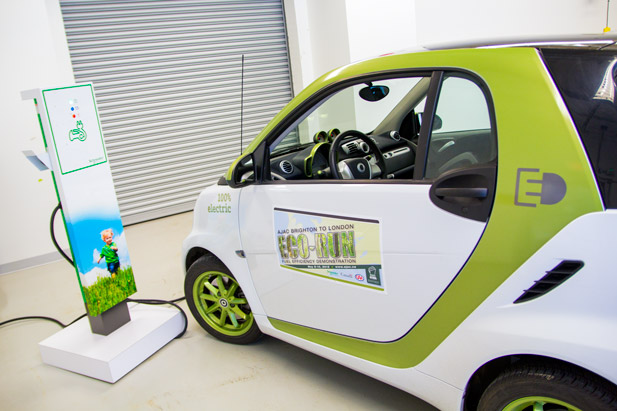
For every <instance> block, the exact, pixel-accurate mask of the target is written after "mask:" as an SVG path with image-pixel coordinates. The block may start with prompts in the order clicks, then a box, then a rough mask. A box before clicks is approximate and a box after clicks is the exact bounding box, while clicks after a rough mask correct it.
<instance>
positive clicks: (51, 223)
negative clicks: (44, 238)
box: [0, 56, 244, 338]
mask: <svg viewBox="0 0 617 411" xmlns="http://www.w3.org/2000/svg"><path fill="white" fill-rule="evenodd" d="M243 58H244V56H243ZM61 209H62V204H61V203H58V205H57V206H56V208H54V211H52V212H51V218H50V221H49V233H50V235H51V241H52V242H53V243H54V246H55V247H56V250H58V252H59V253H60V254H61V255H62V257H64V259H65V260H66V261H68V262H69V264H71V265H72V266H73V267H74V266H75V263H74V262H73V260H71V259H70V258H69V256H68V255H66V254H65V253H64V251H63V250H62V249H61V248H60V245H59V244H58V242H57V241H56V235H55V233H54V219H55V217H56V213H57V212H58V210H61ZM183 300H186V297H180V298H176V299H175V300H171V301H166V300H156V299H145V300H141V299H139V300H133V299H130V298H127V300H126V301H129V302H135V303H141V304H150V305H163V304H169V305H173V306H174V307H176V308H177V309H178V310H179V311H180V313H181V314H182V316H183V317H184V329H183V330H182V332H181V333H180V334H178V335H177V336H176V337H175V338H180V337H182V336H183V335H184V333H186V328H187V327H188V324H189V321H188V318H187V316H186V313H185V312H184V310H183V309H182V308H181V307H180V306H179V305H177V304H176V303H177V302H180V301H183ZM86 315H87V314H82V315H80V316H79V317H77V318H75V319H74V320H73V321H71V322H70V323H68V324H66V325H65V324H63V323H61V322H60V321H58V320H56V319H55V318H51V317H43V316H38V315H33V316H27V317H18V318H12V319H10V320H6V321H3V322H0V327H2V326H3V325H6V324H9V323H12V322H15V321H23V320H46V321H52V322H55V323H56V324H58V325H59V326H60V327H62V328H66V327H68V326H69V325H73V324H75V323H76V322H77V321H79V320H81V319H82V318H84V317H85V316H86Z"/></svg>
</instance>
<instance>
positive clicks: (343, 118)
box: [271, 77, 420, 154]
mask: <svg viewBox="0 0 617 411" xmlns="http://www.w3.org/2000/svg"><path fill="white" fill-rule="evenodd" d="M419 80H420V78H419V77H409V78H397V79H388V80H382V81H379V85H381V86H385V87H388V90H389V91H388V95H387V96H385V97H384V98H383V99H381V100H379V101H366V100H364V99H362V98H361V97H360V90H362V89H363V88H366V86H367V83H360V84H355V85H352V86H350V87H347V88H345V89H343V90H341V91H339V92H337V93H335V94H333V95H332V96H330V97H328V98H326V99H325V100H324V101H322V102H321V103H319V104H317V105H316V106H315V108H314V109H313V110H312V111H311V112H310V113H308V114H307V115H305V116H304V117H303V118H302V119H301V120H300V121H298V122H297V124H296V125H295V126H294V127H292V128H291V129H290V130H289V131H288V132H287V133H284V135H283V136H281V137H280V138H279V139H277V141H276V142H275V143H274V144H272V146H271V152H272V153H274V154H276V153H277V152H280V151H282V150H285V149H289V148H290V147H294V146H302V145H307V144H312V143H314V142H315V140H316V136H317V135H318V134H319V133H320V132H325V133H326V134H328V132H330V131H331V130H340V131H341V132H342V131H346V130H358V131H361V132H363V133H365V134H369V133H371V132H372V131H373V130H374V129H375V128H376V127H377V126H378V125H379V124H380V123H381V122H382V121H383V120H384V118H386V117H387V116H388V115H389V114H390V113H391V112H392V111H393V109H394V108H395V107H396V105H397V104H398V103H400V102H401V100H402V99H403V98H404V97H405V96H406V95H407V94H408V93H409V91H410V90H412V89H413V88H414V86H416V85H417V84H418V81H419ZM335 134H336V132H335ZM326 140H327V138H326Z"/></svg>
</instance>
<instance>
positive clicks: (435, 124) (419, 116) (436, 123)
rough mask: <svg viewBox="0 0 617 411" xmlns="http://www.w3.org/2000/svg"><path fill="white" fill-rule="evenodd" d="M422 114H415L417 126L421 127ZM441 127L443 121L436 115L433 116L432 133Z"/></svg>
mask: <svg viewBox="0 0 617 411" xmlns="http://www.w3.org/2000/svg"><path fill="white" fill-rule="evenodd" d="M423 114H424V113H417V114H416V118H417V121H418V124H420V125H422V116H423ZM441 127H443V120H442V119H441V117H439V116H438V115H437V114H435V118H433V131H436V130H439V129H440V128H441Z"/></svg>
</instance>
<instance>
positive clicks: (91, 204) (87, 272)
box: [22, 84, 184, 383]
mask: <svg viewBox="0 0 617 411" xmlns="http://www.w3.org/2000/svg"><path fill="white" fill-rule="evenodd" d="M22 98H23V99H24V100H25V99H34V103H35V106H36V108H37V114H38V119H39V124H40V126H41V132H42V134H43V140H44V142H45V147H46V150H47V153H46V157H47V158H46V161H44V162H48V164H49V166H50V168H51V171H52V175H53V180H54V184H55V188H56V193H57V195H58V199H59V201H60V204H61V206H62V215H63V219H64V225H65V228H66V233H67V237H68V240H69V245H70V249H71V254H72V256H73V262H74V266H75V269H76V273H77V278H78V281H79V284H80V288H81V292H82V296H83V298H84V304H85V306H86V310H87V314H88V316H87V318H83V319H81V320H80V321H77V322H76V323H75V324H73V325H71V326H69V327H67V328H65V329H63V330H61V331H60V332H58V333H56V334H55V335H53V336H51V337H49V338H47V339H46V340H44V341H42V342H41V343H40V344H39V348H40V352H41V356H42V358H43V362H45V363H47V364H50V365H54V366H57V367H59V368H64V369H67V370H70V371H74V372H77V373H80V374H84V375H88V376H90V377H93V378H97V379H101V380H103V381H107V382H112V383H113V382H116V381H117V380H118V379H120V378H122V377H123V376H124V375H125V374H126V373H128V372H129V371H130V370H132V369H133V368H134V367H136V366H137V365H139V364H140V363H141V362H142V361H144V360H145V359H146V358H148V357H149V356H151V355H152V354H154V353H155V352H156V351H157V350H159V349H160V348H161V347H163V346H164V345H165V344H167V343H168V342H169V341H171V340H172V339H174V338H175V337H176V336H177V335H179V334H180V332H182V329H183V328H184V319H183V318H182V315H181V313H180V312H179V311H178V310H176V309H174V308H168V307H161V306H145V305H141V304H135V303H130V304H127V301H126V300H127V298H128V297H129V296H130V295H131V294H133V293H135V292H136V291H137V288H136V285H135V279H134V277H133V271H132V266H131V263H130V259H129V255H128V250H127V245H126V239H125V236H124V227H123V225H122V221H121V218H120V211H119V207H118V202H117V199H116V194H115V190H114V186H113V180H112V177H111V170H110V167H109V163H108V158H107V152H106V150H105V142H104V139H103V132H102V129H101V124H100V121H99V115H98V111H97V109H96V102H95V98H94V88H93V86H92V84H79V85H73V86H68V87H56V88H42V89H35V90H28V91H24V92H22ZM103 260H104V262H103Z"/></svg>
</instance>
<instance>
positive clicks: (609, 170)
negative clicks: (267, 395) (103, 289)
mask: <svg viewBox="0 0 617 411" xmlns="http://www.w3.org/2000/svg"><path fill="white" fill-rule="evenodd" d="M565 40H567V41H565ZM565 40H560V41H552V42H546V41H544V42H537V43H526V44H517V45H509V46H508V45H505V46H504V45H501V46H499V47H476V48H450V49H443V48H442V49H435V50H428V49H424V50H421V51H418V52H409V53H399V54H394V55H389V56H384V57H380V58H376V59H373V60H367V61H363V62H359V63H355V64H351V65H348V66H345V67H342V68H340V69H337V70H334V71H332V72H330V73H328V74H326V75H324V76H322V77H321V78H319V79H317V80H316V81H315V82H314V83H313V84H311V85H310V86H309V87H307V88H306V89H305V90H303V91H302V92H301V93H299V94H298V95H297V96H296V97H295V98H294V99H293V100H292V101H291V102H290V103H289V104H288V105H287V106H286V107H285V108H284V109H283V110H282V111H281V112H280V113H279V114H278V115H277V116H276V117H275V118H274V119H273V120H272V121H271V122H270V123H269V124H268V125H267V126H266V127H265V128H264V129H263V131H262V132H261V133H260V134H259V135H258V136H257V137H256V138H255V139H254V140H253V141H252V143H251V144H250V145H249V147H248V148H247V149H246V150H245V152H244V153H243V155H242V156H241V157H240V158H238V159H237V160H236V161H235V162H234V163H233V164H232V165H231V167H230V168H229V170H228V172H227V174H226V175H225V176H224V178H221V180H220V181H219V183H218V184H217V185H215V186H212V187H209V188H207V189H205V190H204V191H203V192H202V193H201V195H200V196H199V198H198V200H197V203H196V205H195V223H194V226H193V230H192V232H191V233H190V235H189V236H188V238H187V239H186V240H185V242H184V244H183V253H184V254H183V255H184V264H185V267H186V272H187V275H186V278H185V293H186V296H187V301H188V304H189V307H190V308H191V311H192V313H193V315H194V316H195V318H196V320H197V321H198V322H199V324H200V325H201V326H202V327H204V328H205V330H206V331H208V332H209V333H210V334H212V335H213V336H215V337H217V338H219V339H221V340H223V341H227V342H231V343H237V344H245V343H250V342H253V341H255V340H256V339H257V338H259V337H260V336H261V335H262V333H264V334H268V335H271V336H274V337H276V338H280V339H282V340H284V341H287V342H289V343H291V344H295V345H297V346H299V347H302V348H304V349H307V350H309V351H312V352H314V353H316V354H318V355H321V356H323V357H325V358H329V359H331V360H334V361H336V362H338V363H340V364H343V365H345V366H347V367H350V368H353V369H355V370H358V371H360V372H362V373H365V374H368V375H370V376H372V377H375V378H377V379H379V380H381V381H384V382H386V383H389V384H391V385H394V386H396V387H398V388H401V389H403V390H405V391H408V392H410V393H412V394H413V395H415V396H417V397H419V398H422V399H424V400H425V401H427V402H429V403H431V404H433V405H434V406H436V407H438V408H439V409H443V410H461V409H466V410H475V409H480V410H527V409H529V410H531V409H533V410H539V409H544V410H548V409H551V410H579V409H581V410H608V409H617V386H616V385H615V384H616V383H617V346H616V345H615V343H614V342H615V341H617V298H615V290H616V289H617V276H616V275H613V274H614V272H615V269H614V266H613V264H612V262H611V260H610V256H611V255H612V254H613V248H614V245H615V244H617V211H616V210H615V209H616V208H617V177H616V175H615V169H616V166H617V139H616V138H615V135H617V105H616V102H615V70H614V66H615V64H614V63H615V61H617V46H616V45H615V40H617V37H610V35H604V36H597V37H587V38H582V39H576V40H575V41H571V40H568V39H565ZM328 130H330V131H328ZM334 130H336V132H334Z"/></svg>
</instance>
